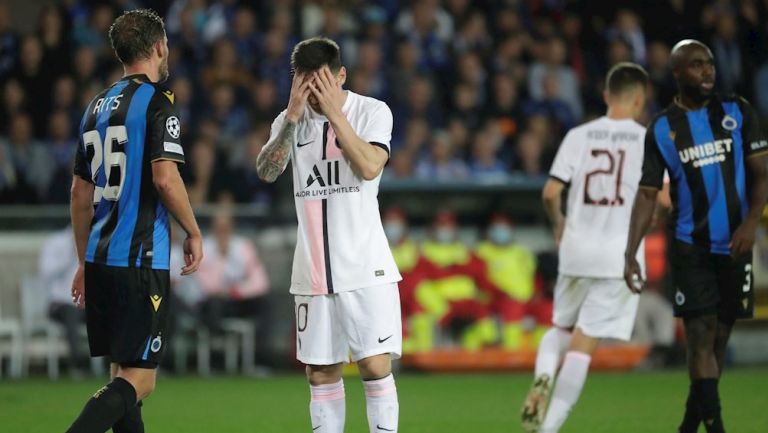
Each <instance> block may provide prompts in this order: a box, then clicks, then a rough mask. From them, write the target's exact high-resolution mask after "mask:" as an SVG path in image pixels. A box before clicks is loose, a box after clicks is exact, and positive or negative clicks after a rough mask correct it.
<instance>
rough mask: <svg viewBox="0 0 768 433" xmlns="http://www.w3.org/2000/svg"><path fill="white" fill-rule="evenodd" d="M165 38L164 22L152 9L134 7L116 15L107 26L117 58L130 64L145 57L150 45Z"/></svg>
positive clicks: (149, 52)
mask: <svg viewBox="0 0 768 433" xmlns="http://www.w3.org/2000/svg"><path fill="white" fill-rule="evenodd" d="M163 38H165V24H163V19H162V18H160V15H158V14H157V13H156V12H155V11H153V10H152V9H135V10H132V11H127V12H125V13H124V14H122V15H121V16H119V17H117V19H116V20H115V22H114V23H112V26H111V27H110V28H109V40H110V41H111V42H112V48H113V49H114V50H115V54H116V55H117V58H118V59H120V61H121V62H122V63H123V64H126V65H130V64H131V63H134V62H136V61H137V60H141V59H146V58H148V57H149V56H150V54H151V53H152V46H153V45H154V44H155V43H156V42H157V41H162V40H163Z"/></svg>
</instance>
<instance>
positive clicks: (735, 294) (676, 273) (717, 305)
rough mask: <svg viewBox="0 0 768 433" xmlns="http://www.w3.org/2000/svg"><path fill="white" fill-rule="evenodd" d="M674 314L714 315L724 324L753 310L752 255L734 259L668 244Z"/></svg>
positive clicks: (749, 314)
mask: <svg viewBox="0 0 768 433" xmlns="http://www.w3.org/2000/svg"><path fill="white" fill-rule="evenodd" d="M669 263H670V265H671V266H670V269H671V272H672V282H673V288H672V293H671V295H672V305H673V306H674V310H675V316H677V317H693V316H703V315H708V314H717V316H718V318H719V319H720V320H721V321H723V322H725V323H733V322H734V321H736V319H749V318H751V317H752V315H753V313H754V304H755V302H754V298H755V297H754V291H753V290H752V287H753V282H752V255H751V254H749V255H747V256H745V257H743V258H738V259H734V258H732V257H731V256H729V255H725V254H713V253H711V252H709V251H706V250H702V248H701V247H696V246H694V245H690V244H687V243H685V242H681V241H679V240H676V239H675V240H673V241H672V242H670V244H669Z"/></svg>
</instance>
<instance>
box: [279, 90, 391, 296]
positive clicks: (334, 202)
mask: <svg viewBox="0 0 768 433" xmlns="http://www.w3.org/2000/svg"><path fill="white" fill-rule="evenodd" d="M342 112H344V114H345V115H346V117H347V120H349V123H350V124H351V125H352V128H353V129H354V130H355V132H356V133H357V135H358V136H359V137H360V138H362V139H363V140H364V141H367V142H370V143H373V144H372V145H376V146H381V147H383V148H384V149H385V150H386V151H387V152H389V142H390V140H391V138H392V112H391V111H390V110H389V107H387V104H385V103H384V102H382V101H379V100H376V99H374V98H369V97H366V96H362V95H358V94H356V93H353V92H350V91H347V100H346V102H345V103H344V106H343V107H342ZM284 121H285V111H283V112H282V113H280V115H279V116H278V117H277V119H275V121H274V122H273V123H272V133H271V137H270V140H273V139H274V138H275V137H276V136H277V134H279V132H280V129H281V128H282V125H283V122H284ZM291 160H292V161H293V164H292V167H293V191H294V200H295V202H296V215H297V217H298V220H299V226H298V236H297V243H296V251H295V253H294V257H293V274H292V277H291V290H290V291H291V293H293V294H296V295H323V294H329V293H338V292H345V291H350V290H355V289H361V288H365V287H372V286H380V285H382V284H385V283H394V282H397V281H400V279H401V277H400V273H399V272H398V270H397V265H395V260H394V259H393V257H392V252H391V251H390V249H389V243H388V242H387V238H386V236H385V235H384V229H383V227H382V225H381V217H380V215H379V201H378V198H377V195H378V193H379V181H380V180H381V174H379V176H377V177H376V178H375V179H373V180H370V181H366V180H365V179H363V178H362V177H361V176H359V175H357V174H355V172H354V171H353V170H352V166H351V165H350V163H349V161H348V160H347V159H345V158H344V156H343V155H342V153H341V148H340V143H338V142H337V141H336V134H335V133H334V131H333V128H331V126H330V123H329V122H328V119H327V118H326V117H325V116H323V115H320V114H318V113H316V112H315V111H314V110H312V109H311V108H309V106H307V108H306V109H305V111H304V114H303V115H302V117H301V119H300V120H299V122H298V123H297V127H296V136H295V137H294V145H293V148H292V152H291Z"/></svg>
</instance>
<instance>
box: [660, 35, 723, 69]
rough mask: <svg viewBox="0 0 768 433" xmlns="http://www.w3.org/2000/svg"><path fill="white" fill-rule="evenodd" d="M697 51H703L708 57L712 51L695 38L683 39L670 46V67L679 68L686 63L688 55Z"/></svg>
mask: <svg viewBox="0 0 768 433" xmlns="http://www.w3.org/2000/svg"><path fill="white" fill-rule="evenodd" d="M698 51H705V52H706V53H707V54H708V55H709V57H713V56H712V51H711V50H710V49H709V47H708V46H706V45H705V44H704V43H703V42H701V41H697V40H696V39H683V40H682V41H680V42H678V43H676V44H675V46H674V47H672V52H671V53H670V62H671V63H672V69H679V68H680V67H681V66H683V65H685V64H687V63H688V59H689V57H690V56H691V55H692V54H693V53H696V52H698Z"/></svg>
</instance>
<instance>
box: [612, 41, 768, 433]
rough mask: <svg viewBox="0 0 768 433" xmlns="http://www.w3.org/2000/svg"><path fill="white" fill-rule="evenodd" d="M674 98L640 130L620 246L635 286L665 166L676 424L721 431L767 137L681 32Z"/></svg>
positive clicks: (699, 46) (746, 296) (748, 298)
mask: <svg viewBox="0 0 768 433" xmlns="http://www.w3.org/2000/svg"><path fill="white" fill-rule="evenodd" d="M671 62H672V71H673V74H674V77H675V80H676V81H677V96H676V97H675V99H674V102H673V103H672V104H671V105H670V106H669V107H668V108H667V109H666V110H664V111H662V112H661V113H660V114H659V115H657V116H656V117H655V119H654V120H653V122H651V125H650V126H649V127H648V132H647V134H646V136H645V156H644V162H643V176H642V178H641V180H640V188H639V191H638V193H637V196H636V198H635V204H634V208H633V211H632V220H631V223H630V232H629V237H628V239H627V248H626V251H625V258H626V262H625V263H626V265H625V270H624V278H625V280H626V283H627V285H629V288H630V289H631V290H632V291H633V292H636V293H639V292H640V290H642V286H643V284H642V278H641V276H640V267H639V265H638V263H637V260H636V259H635V256H636V252H637V249H638V246H639V245H640V241H641V239H642V238H643V235H645V233H647V231H648V227H649V225H650V223H651V219H652V215H653V211H654V207H655V206H654V204H655V202H656V195H657V193H658V191H659V189H661V187H662V184H663V181H664V171H665V170H666V171H667V172H668V173H669V178H670V182H671V185H670V187H671V197H672V204H673V206H672V207H673V208H674V211H673V212H672V215H671V216H670V218H669V221H670V225H669V234H668V236H669V239H670V240H669V246H668V254H669V258H668V259H669V263H670V265H671V266H670V269H671V270H672V277H673V283H674V287H675V293H674V299H673V302H674V309H675V315H676V316H678V317H681V318H682V319H683V323H684V325H685V334H686V348H687V352H688V374H689V377H690V381H691V383H690V389H689V394H688V401H687V403H686V410H685V416H684V418H683V421H682V423H681V425H680V427H679V429H678V431H679V432H680V433H693V432H696V431H697V430H698V427H699V424H700V423H702V422H703V424H704V427H705V428H706V431H707V432H708V433H722V432H724V431H725V430H724V427H723V421H722V417H721V414H720V397H719V394H718V381H719V378H720V376H721V375H722V372H723V366H724V358H725V348H726V345H727V343H728V338H729V336H730V333H731V328H732V327H733V324H734V322H735V321H736V319H744V318H751V317H752V314H753V309H754V293H753V291H752V247H753V246H754V243H755V232H756V229H757V224H758V220H759V219H760V215H761V212H762V210H763V206H764V205H765V202H766V197H767V196H768V179H767V177H766V167H765V162H766V160H765V155H766V152H768V141H766V136H765V134H764V133H763V131H762V129H761V128H760V125H759V121H758V117H757V114H756V113H755V111H754V110H753V109H752V107H751V106H750V105H749V103H748V102H747V101H745V100H744V99H743V98H741V97H739V96H735V95H716V94H714V93H713V91H712V90H713V88H714V85H715V66H714V59H713V56H712V52H711V51H710V49H709V48H708V47H707V46H706V45H704V44H703V43H701V42H699V41H695V40H690V39H686V40H683V41H680V42H679V43H677V45H675V47H674V48H673V49H672V56H671Z"/></svg>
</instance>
